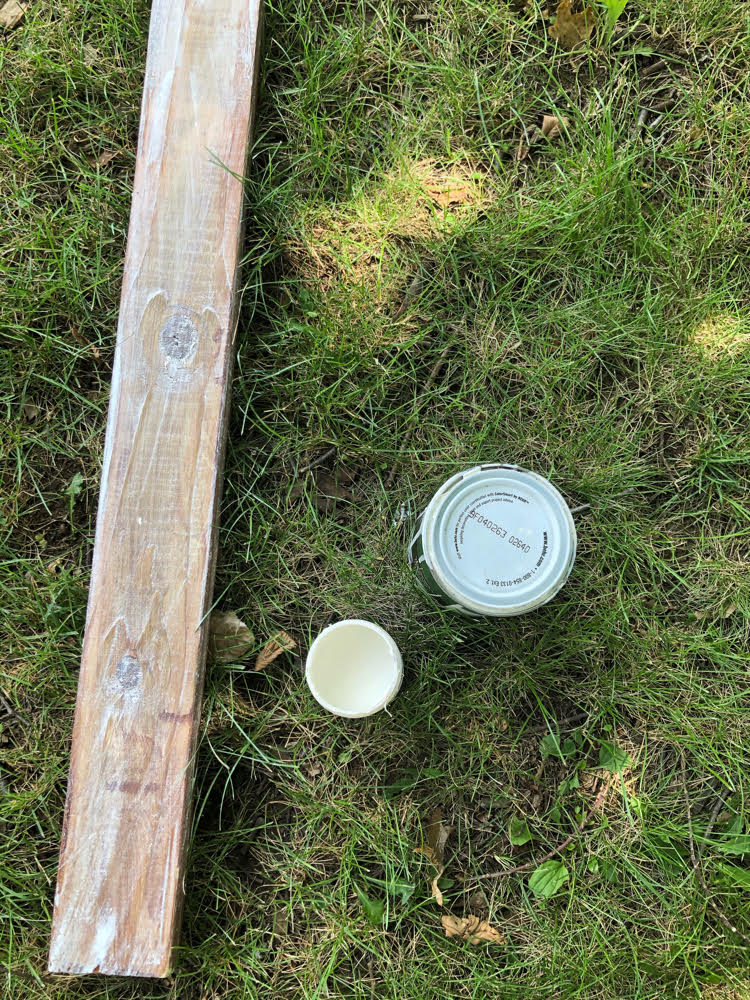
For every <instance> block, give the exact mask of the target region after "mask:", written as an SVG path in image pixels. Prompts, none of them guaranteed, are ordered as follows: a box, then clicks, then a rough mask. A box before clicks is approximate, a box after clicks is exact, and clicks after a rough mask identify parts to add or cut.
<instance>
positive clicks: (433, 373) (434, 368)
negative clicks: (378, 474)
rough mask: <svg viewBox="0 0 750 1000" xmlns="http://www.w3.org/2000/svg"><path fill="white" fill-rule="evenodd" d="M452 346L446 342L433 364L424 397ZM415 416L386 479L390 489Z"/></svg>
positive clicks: (410, 436) (412, 429) (408, 439)
mask: <svg viewBox="0 0 750 1000" xmlns="http://www.w3.org/2000/svg"><path fill="white" fill-rule="evenodd" d="M452 347H453V344H446V346H445V347H444V348H443V350H442V352H441V354H440V357H439V358H438V359H437V361H436V362H435V364H434V365H433V366H432V371H431V372H430V374H429V377H428V379H427V382H426V383H425V387H424V392H423V393H422V397H423V398H424V397H425V396H428V395H429V393H430V390H431V389H432V387H433V385H434V384H435V382H436V380H437V377H438V375H439V374H440V372H441V371H442V370H443V365H444V364H445V359H446V358H447V357H448V352H449V351H450V349H451V348H452ZM415 416H416V412H415V413H414V414H412V424H411V427H410V428H409V429H408V430H407V432H406V433H405V434H404V440H403V441H402V442H401V447H400V448H399V450H398V454H397V455H396V459H395V461H394V463H393V466H392V468H391V471H390V472H389V473H388V478H387V479H386V481H385V488H386V489H387V490H388V489H390V488H391V486H393V480H394V479H395V478H396V470H397V468H398V462H399V459H400V458H401V456H402V455H403V454H404V452H405V451H406V449H407V446H408V445H409V442H410V441H411V439H412V437H413V435H414V430H415V428H416V422H415V420H414V417H415Z"/></svg>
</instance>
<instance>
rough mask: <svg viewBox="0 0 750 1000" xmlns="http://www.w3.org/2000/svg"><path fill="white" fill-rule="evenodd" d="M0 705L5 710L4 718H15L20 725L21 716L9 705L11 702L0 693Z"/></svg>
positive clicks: (21, 721)
mask: <svg viewBox="0 0 750 1000" xmlns="http://www.w3.org/2000/svg"><path fill="white" fill-rule="evenodd" d="M0 705H2V707H3V709H4V710H5V716H4V717H5V718H7V719H15V720H16V722H20V723H21V725H23V724H24V722H23V719H22V718H21V716H20V715H19V714H18V712H17V711H16V710H15V708H13V706H12V705H11V703H10V702H9V701H8V699H7V698H6V697H5V695H3V694H0Z"/></svg>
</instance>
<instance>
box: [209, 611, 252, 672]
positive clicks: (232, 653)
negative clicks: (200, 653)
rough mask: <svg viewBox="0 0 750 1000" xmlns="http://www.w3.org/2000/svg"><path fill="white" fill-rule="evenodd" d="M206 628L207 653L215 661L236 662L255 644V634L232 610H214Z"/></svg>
mask: <svg viewBox="0 0 750 1000" xmlns="http://www.w3.org/2000/svg"><path fill="white" fill-rule="evenodd" d="M208 628H209V636H208V655H209V657H210V658H211V659H212V660H213V661H214V662H215V663H237V662H239V661H240V660H242V659H243V658H244V657H245V656H247V654H248V652H249V651H250V650H251V649H252V648H253V646H254V645H255V636H254V635H253V633H252V632H251V631H250V629H249V628H248V627H247V625H245V623H244V622H243V621H240V619H239V618H238V617H237V615H236V614H235V613H234V612H233V611H214V612H213V613H212V615H211V618H210V621H209V624H208Z"/></svg>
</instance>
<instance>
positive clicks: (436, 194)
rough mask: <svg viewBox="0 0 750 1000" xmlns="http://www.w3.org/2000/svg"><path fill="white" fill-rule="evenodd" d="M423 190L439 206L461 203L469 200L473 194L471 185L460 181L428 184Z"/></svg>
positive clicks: (445, 206) (446, 206)
mask: <svg viewBox="0 0 750 1000" xmlns="http://www.w3.org/2000/svg"><path fill="white" fill-rule="evenodd" d="M425 191H426V192H427V194H428V195H429V196H430V198H431V200H432V201H434V202H435V204H436V205H437V206H438V207H439V208H448V207H449V206H450V205H462V204H463V203H464V202H465V201H470V200H471V197H472V195H473V194H474V191H473V189H472V187H471V186H470V185H469V184H463V183H461V181H447V182H446V183H445V184H440V185H435V184H430V185H427V187H425Z"/></svg>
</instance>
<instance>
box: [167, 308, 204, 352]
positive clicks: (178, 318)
mask: <svg viewBox="0 0 750 1000" xmlns="http://www.w3.org/2000/svg"><path fill="white" fill-rule="evenodd" d="M159 347H160V348H161V350H162V353H163V354H164V355H165V357H167V358H170V359H171V360H172V361H182V362H185V361H189V360H190V359H191V358H192V356H193V355H194V354H195V351H196V348H197V347H198V327H197V326H196V325H195V323H194V322H193V319H192V317H190V316H189V315H188V314H187V313H185V312H178V313H175V314H174V315H172V316H170V317H169V319H168V320H167V322H166V323H165V324H164V326H163V327H162V328H161V331H160V332H159Z"/></svg>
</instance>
